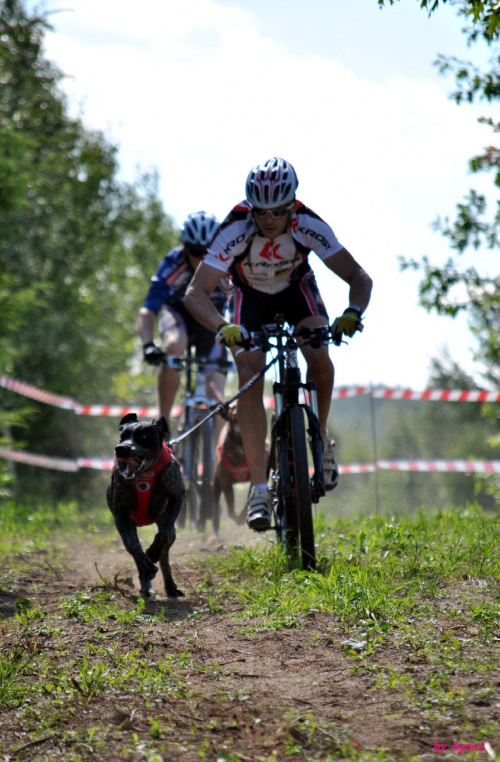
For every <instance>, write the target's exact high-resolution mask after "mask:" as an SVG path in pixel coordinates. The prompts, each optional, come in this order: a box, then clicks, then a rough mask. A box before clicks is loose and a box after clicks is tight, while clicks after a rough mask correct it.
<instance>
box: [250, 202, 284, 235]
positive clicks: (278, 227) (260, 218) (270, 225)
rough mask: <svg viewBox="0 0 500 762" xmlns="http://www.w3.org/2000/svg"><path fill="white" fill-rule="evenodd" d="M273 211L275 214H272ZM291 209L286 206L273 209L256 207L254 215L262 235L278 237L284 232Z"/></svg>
mask: <svg viewBox="0 0 500 762" xmlns="http://www.w3.org/2000/svg"><path fill="white" fill-rule="evenodd" d="M271 211H272V212H273V214H274V216H273V215H272V214H271ZM290 211H291V210H290V209H289V208H287V207H285V206H284V207H282V208H281V209H273V210H270V209H267V210H266V209H254V210H253V212H252V215H253V218H254V220H255V224H256V225H257V228H258V230H259V233H260V234H261V235H263V236H264V237H265V238H276V237H277V236H279V235H281V234H282V233H284V231H285V228H286V226H287V224H288V220H289V219H290ZM264 214H265V216H264ZM276 215H279V216H276Z"/></svg>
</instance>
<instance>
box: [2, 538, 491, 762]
mask: <svg viewBox="0 0 500 762" xmlns="http://www.w3.org/2000/svg"><path fill="white" fill-rule="evenodd" d="M265 541H266V540H265V539H263V538H259V537H254V536H251V535H249V531H248V529H246V528H244V527H242V528H232V527H231V528H230V529H228V530H227V531H226V532H225V533H224V532H223V533H222V535H221V538H220V539H214V538H203V537H200V536H197V535H193V534H191V533H188V532H185V533H184V532H182V531H181V532H179V535H178V540H177V542H176V544H175V545H174V547H173V549H172V562H173V570H174V577H175V579H176V582H177V584H178V586H179V587H180V588H181V589H183V590H184V591H185V593H186V598H183V599H178V600H175V601H168V602H167V599H165V598H164V596H163V595H161V594H160V595H159V596H158V599H157V600H156V601H154V602H148V603H147V604H146V609H145V613H148V612H150V613H152V612H157V611H159V610H160V609H161V610H162V611H163V613H164V614H165V617H164V621H163V622H159V623H158V624H157V625H156V626H155V627H154V629H152V631H151V632H149V631H148V635H147V643H146V644H145V643H144V640H143V633H141V632H140V628H139V626H138V627H137V631H136V630H134V631H133V632H132V633H129V634H127V640H126V642H123V643H119V644H118V647H119V648H121V649H123V651H124V652H125V651H131V650H134V649H143V650H145V652H146V653H147V655H148V658H149V659H150V660H151V663H152V664H154V663H158V662H161V661H162V660H164V659H165V657H166V655H167V654H182V653H183V652H185V651H186V650H188V651H189V652H190V654H191V656H192V658H193V659H194V662H195V663H196V665H197V668H196V669H193V670H192V671H190V672H189V673H188V675H187V676H186V686H188V688H189V691H188V693H189V699H179V698H176V699H175V700H172V699H171V698H169V696H168V695H167V694H166V695H165V697H164V698H163V700H162V701H159V703H157V705H156V706H155V707H154V715H155V717H156V718H157V719H158V721H159V724H160V726H163V727H165V726H166V727H168V726H169V723H173V729H172V726H171V728H170V730H169V731H168V733H167V737H165V736H163V740H162V739H161V738H160V739H158V740H157V741H156V742H155V743H156V748H157V749H159V750H160V752H162V754H163V762H166V760H167V759H168V760H182V761H184V760H185V761H186V762H191V761H193V762H199V760H200V758H202V759H203V758H205V759H207V760H235V762H236V761H237V760H266V761H267V760H284V759H291V760H316V759H318V760H321V759H329V760H342V759H363V760H364V759H367V760H374V759H375V754H376V752H377V750H380V749H381V748H385V749H387V750H388V751H387V756H382V757H380V756H379V757H377V759H384V760H389V759H403V758H405V759H407V758H408V757H404V754H406V755H415V758H418V759H422V760H424V759H425V760H433V759H443V758H446V756H445V757H443V755H442V754H439V755H438V754H436V753H435V752H434V751H433V749H434V744H435V742H436V741H440V742H441V743H448V744H449V745H451V744H452V743H454V742H455V741H456V740H459V738H456V737H454V736H453V732H452V730H451V729H450V725H449V723H448V722H445V720H444V716H443V720H442V721H441V720H440V719H439V717H436V719H435V720H434V722H433V723H429V722H428V720H427V719H423V716H422V714H421V712H419V711H417V710H412V709H410V708H408V706H406V707H403V706H401V703H400V698H399V694H398V693H397V692H395V691H390V690H384V689H381V688H377V689H376V690H373V689H374V687H375V682H376V674H375V673H373V674H371V673H370V672H369V671H368V670H365V669H364V670H360V672H359V674H358V673H355V671H354V667H356V666H357V665H356V662H353V659H352V657H349V655H348V654H347V653H346V650H345V648H344V647H343V645H342V641H343V640H345V638H346V637H347V633H346V632H345V630H344V629H343V628H342V626H341V624H340V622H338V621H337V620H336V619H335V618H333V617H331V616H326V615H322V614H311V615H309V616H308V617H305V618H304V620H303V621H302V623H301V626H300V628H298V629H288V630H287V629H282V630H277V631H269V630H267V631H259V622H258V621H257V622H256V621H255V620H251V621H248V620H243V619H241V618H240V617H239V607H238V605H236V604H232V607H229V606H228V609H227V610H221V611H218V612H217V613H211V612H210V611H209V607H208V606H207V600H208V595H209V592H210V591H208V590H207V591H206V593H205V592H204V591H203V590H202V591H201V592H200V590H199V587H198V586H197V583H198V581H199V575H200V572H199V571H197V570H196V567H195V565H194V559H197V558H200V557H203V556H206V555H209V554H216V553H224V552H226V548H227V546H228V544H249V543H252V542H257V543H261V542H265ZM33 560H34V561H35V559H33ZM96 565H97V568H96ZM64 567H65V569H66V571H65V573H64V574H61V573H60V571H58V570H57V568H55V567H53V566H52V565H51V564H50V561H49V560H48V559H44V557H43V556H39V557H38V558H37V559H36V562H35V563H33V565H32V569H31V571H30V574H29V575H28V574H26V573H23V574H22V575H21V576H16V574H15V572H14V571H13V570H10V571H9V573H8V576H9V590H10V592H9V596H11V598H10V599H9V600H6V599H5V596H4V600H3V601H2V600H0V604H2V603H3V605H4V609H3V613H4V614H6V613H8V608H7V607H8V606H9V605H12V604H13V602H14V598H15V597H17V596H19V595H25V596H26V597H28V598H30V599H31V600H32V602H33V605H35V606H39V607H40V608H41V609H42V610H44V611H45V612H47V614H49V615H50V614H51V613H53V614H57V612H58V607H59V605H60V600H61V596H63V595H64V596H65V595H71V594H74V593H75V592H78V591H82V590H83V589H84V588H85V587H86V586H96V585H99V584H102V578H103V577H106V578H108V579H111V580H113V579H114V578H115V576H116V575H118V578H119V580H120V585H121V588H122V589H124V590H125V593H126V597H121V604H120V605H123V606H124V607H125V608H126V609H128V610H130V611H134V609H135V608H136V606H137V587H136V573H135V568H134V565H133V562H132V560H131V558H130V557H129V556H128V555H127V553H126V552H125V551H124V549H123V547H122V546H121V543H120V540H119V538H118V537H117V538H116V541H115V542H114V545H113V546H112V548H111V549H109V548H108V549H107V550H105V551H101V550H99V549H98V548H97V547H96V545H95V544H93V543H92V541H91V539H90V538H89V541H88V543H86V544H85V545H83V544H81V543H79V544H78V549H77V552H76V553H75V556H74V557H73V558H69V557H66V558H65V560H64ZM128 578H129V579H128ZM131 585H133V587H132V586H131ZM190 614H196V615H195V616H189V615H190ZM249 625H250V627H249ZM63 626H64V631H65V633H67V635H66V639H67V641H68V642H69V643H71V644H72V645H71V658H72V659H77V658H79V657H80V658H83V657H84V656H85V654H86V653H88V647H89V644H92V643H94V644H95V643H96V642H97V641H98V640H99V642H102V640H103V638H104V640H106V638H109V642H110V643H111V642H114V645H115V647H116V640H117V635H116V631H117V628H116V623H113V622H110V624H109V627H104V628H103V626H102V625H100V626H99V628H98V630H99V632H98V637H97V633H96V631H95V630H96V628H95V626H94V625H93V624H92V623H85V622H81V621H78V620H71V619H65V620H64V624H63ZM4 647H5V646H4ZM43 647H45V648H48V649H50V648H51V647H52V646H51V644H50V642H45V643H44V644H43ZM54 658H56V655H54ZM372 663H373V664H389V665H392V667H393V668H395V669H401V670H403V671H404V670H408V673H409V674H411V675H412V679H414V680H424V679H425V676H426V672H427V665H425V664H423V663H422V664H418V663H416V662H415V661H414V660H413V659H412V658H411V654H410V653H409V652H408V651H407V650H406V649H405V648H404V647H403V648H398V647H397V646H396V645H394V647H389V646H388V647H384V648H382V649H380V651H379V652H378V653H377V655H376V657H373V658H372ZM214 664H217V665H218V667H217V668H214V667H213V666H212V665H214ZM497 706H498V705H497ZM152 712H153V709H152V708H151V704H150V703H149V704H148V702H147V701H145V700H142V699H141V698H139V697H138V696H137V695H133V696H127V694H124V695H120V696H118V695H108V694H104V695H97V694H96V695H95V696H93V698H92V700H91V701H90V702H85V701H82V702H80V706H79V707H78V712H77V716H76V717H73V718H71V717H70V716H68V717H67V718H65V719H64V723H63V724H64V726H65V727H64V729H65V730H71V731H74V732H77V727H78V728H79V730H78V732H80V733H81V728H82V727H84V728H85V727H87V728H91V727H102V726H103V725H105V726H107V727H108V728H111V729H112V730H109V731H108V736H107V740H106V744H105V748H101V749H99V750H97V749H96V748H93V747H92V744H91V743H88V744H83V745H82V746H81V747H79V749H78V753H79V754H80V755H81V757H79V758H78V759H82V760H86V759H89V760H90V759H93V760H95V759H102V760H115V759H116V760H117V759H125V760H143V759H147V758H148V757H147V755H146V756H145V755H144V754H143V755H141V754H139V753H138V752H137V753H132V752H130V754H129V755H127V754H123V753H122V750H123V749H124V748H125V747H126V746H127V743H129V744H130V743H131V741H130V739H131V737H132V735H133V734H134V733H135V734H136V735H137V736H138V737H139V738H140V739H141V740H144V741H145V743H146V742H147V744H149V746H148V748H151V735H150V729H151V723H150V720H149V719H148V718H149V717H150V716H151V714H152ZM483 713H484V715H485V719H486V715H487V716H488V719H489V720H490V721H492V722H493V721H495V720H496V721H497V722H498V720H500V712H499V710H498V709H497V708H495V707H494V706H493V705H492V706H488V707H487V709H486V708H484V709H483ZM495 713H496V714H495ZM16 717H17V715H16V712H15V711H8V712H6V713H5V720H4V746H3V747H0V748H1V750H2V751H1V752H0V760H2V762H4V760H5V762H7V760H11V759H14V758H16V759H20V760H28V759H29V760H35V759H36V760H51V761H52V760H66V759H70V756H69V755H68V749H67V746H66V745H65V743H64V742H63V741H62V740H61V736H60V735H59V734H58V733H57V732H55V733H54V734H53V736H52V737H51V738H49V739H48V740H47V741H44V742H43V743H42V744H40V746H37V747H34V748H32V747H31V746H27V747H26V751H23V752H21V753H20V754H19V756H18V757H12V756H9V753H8V751H9V750H10V751H11V750H13V749H16V748H18V747H19V746H21V745H22V744H23V743H27V742H28V741H29V740H30V739H31V738H32V737H33V736H32V732H33V729H34V728H33V727H32V728H28V727H26V726H23V727H21V726H20V724H19V719H16ZM307 718H309V726H308V727H309V730H308V728H307V727H306V726H305V725H304V724H303V721H304V720H306V719H307ZM61 722H62V720H61ZM28 731H31V733H30V734H29V733H28ZM48 735H50V734H48ZM472 740H473V739H472V738H471V741H472ZM126 742H127V743H126ZM292 746H295V748H296V753H295V754H294V755H292V756H289V754H288V753H287V751H290V749H291V748H292ZM90 748H92V753H91V752H89V751H88V749H90ZM165 750H166V751H165ZM2 752H4V753H5V756H4V757H2V756H1V753H2ZM363 753H364V754H366V755H367V756H363ZM202 754H205V757H203V756H202ZM66 755H68V756H66ZM224 755H226V756H224ZM230 755H233V756H230ZM273 755H274V756H273ZM328 755H329V756H328ZM372 755H373V756H372ZM450 758H456V754H455V755H452V757H450ZM71 759H73V757H71Z"/></svg>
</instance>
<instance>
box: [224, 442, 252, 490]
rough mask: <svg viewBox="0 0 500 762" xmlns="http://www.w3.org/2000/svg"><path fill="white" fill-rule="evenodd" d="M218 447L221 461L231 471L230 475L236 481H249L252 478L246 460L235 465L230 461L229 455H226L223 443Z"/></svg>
mask: <svg viewBox="0 0 500 762" xmlns="http://www.w3.org/2000/svg"><path fill="white" fill-rule="evenodd" d="M217 449H218V451H219V455H220V459H221V463H222V465H223V466H224V468H225V469H226V471H227V472H228V473H229V476H231V477H232V478H233V479H234V481H235V482H247V481H248V480H249V479H250V469H249V468H248V463H246V462H245V463H242V464H241V465H239V466H235V465H234V464H233V463H230V462H229V461H228V459H227V456H226V455H224V450H223V446H222V445H221V444H220V445H217Z"/></svg>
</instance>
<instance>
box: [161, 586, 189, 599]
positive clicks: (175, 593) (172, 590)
mask: <svg viewBox="0 0 500 762" xmlns="http://www.w3.org/2000/svg"><path fill="white" fill-rule="evenodd" d="M165 592H166V594H167V596H168V597H169V598H185V597H186V595H185V593H183V592H182V590H179V588H178V587H176V586H175V585H174V587H169V588H168V590H165Z"/></svg>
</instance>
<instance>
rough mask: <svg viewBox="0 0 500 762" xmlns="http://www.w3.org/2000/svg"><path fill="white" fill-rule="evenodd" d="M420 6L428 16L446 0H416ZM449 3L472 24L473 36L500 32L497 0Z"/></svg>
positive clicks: (493, 36)
mask: <svg viewBox="0 0 500 762" xmlns="http://www.w3.org/2000/svg"><path fill="white" fill-rule="evenodd" d="M395 2H399V0H378V4H379V6H380V7H381V8H382V7H383V6H384V5H386V3H387V4H389V5H394V3H395ZM417 2H418V3H419V4H420V7H421V8H425V9H426V10H427V11H428V13H429V16H430V15H431V14H432V12H433V11H435V10H436V9H437V8H438V7H439V5H445V3H446V2H447V0H417ZM448 2H449V4H450V5H455V6H457V7H458V12H459V14H460V15H461V16H464V17H465V18H466V19H467V20H468V21H471V22H472V23H473V25H474V30H473V32H471V34H472V35H473V37H474V38H475V37H477V35H479V34H481V35H482V36H483V37H484V38H485V39H486V40H488V41H491V40H494V39H496V38H497V37H498V36H499V34H500V15H499V13H498V2H497V0H448Z"/></svg>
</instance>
